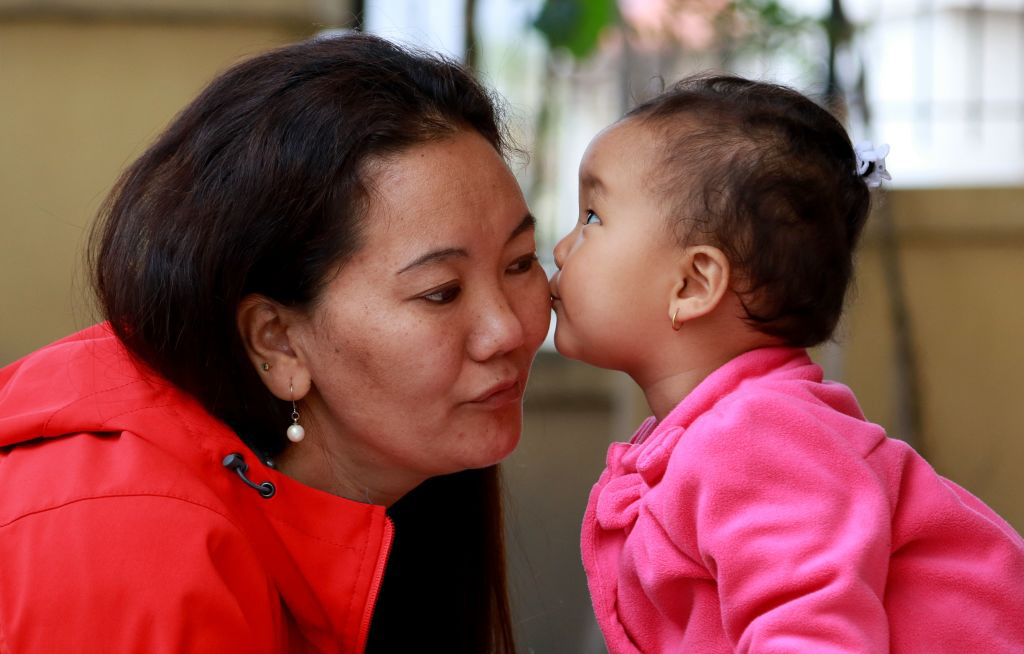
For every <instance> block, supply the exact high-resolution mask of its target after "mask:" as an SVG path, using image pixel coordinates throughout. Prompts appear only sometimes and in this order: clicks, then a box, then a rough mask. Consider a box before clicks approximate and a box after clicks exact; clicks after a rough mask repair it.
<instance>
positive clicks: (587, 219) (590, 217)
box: [583, 209, 601, 225]
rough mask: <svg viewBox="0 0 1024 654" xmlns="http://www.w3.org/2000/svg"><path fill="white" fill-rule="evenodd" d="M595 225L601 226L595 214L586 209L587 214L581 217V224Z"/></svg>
mask: <svg viewBox="0 0 1024 654" xmlns="http://www.w3.org/2000/svg"><path fill="white" fill-rule="evenodd" d="M595 223H597V224H598V225H600V224H601V219H600V218H598V216H597V214H596V213H594V212H593V211H591V210H590V209H587V213H586V214H585V215H584V216H583V224H584V225H593V224H595Z"/></svg>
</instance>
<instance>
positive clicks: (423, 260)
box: [395, 213, 537, 275]
mask: <svg viewBox="0 0 1024 654" xmlns="http://www.w3.org/2000/svg"><path fill="white" fill-rule="evenodd" d="M536 226H537V219H536V218H534V217H533V214H531V213H527V214H526V215H525V216H524V217H523V219H522V221H520V223H519V224H518V225H516V227H515V229H513V230H512V233H511V234H510V235H509V237H508V240H507V241H505V242H506V243H510V242H512V240H513V239H515V237H517V236H519V235H520V234H522V233H523V232H526V231H529V230H531V229H534V228H535V227H536ZM468 256H469V252H467V251H466V250H465V249H464V248H441V249H439V250H431V251H430V252H427V253H426V254H424V255H421V256H419V257H417V258H416V259H414V260H413V261H411V262H410V263H409V264H408V265H407V266H405V267H404V268H402V269H401V270H399V271H398V272H397V273H395V274H396V275H401V274H402V273H404V272H408V271H410V270H412V269H413V268H418V267H419V266H425V265H427V264H429V263H438V262H440V261H445V260H447V259H451V258H452V257H468Z"/></svg>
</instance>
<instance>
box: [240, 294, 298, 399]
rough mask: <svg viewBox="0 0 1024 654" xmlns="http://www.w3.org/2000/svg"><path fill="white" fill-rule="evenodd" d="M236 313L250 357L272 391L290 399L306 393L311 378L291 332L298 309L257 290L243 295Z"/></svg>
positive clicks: (280, 397) (279, 396)
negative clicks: (290, 334)
mask: <svg viewBox="0 0 1024 654" xmlns="http://www.w3.org/2000/svg"><path fill="white" fill-rule="evenodd" d="M235 317H236V320H237V323H238V333H239V335H240V336H241V337H242V344H243V345H244V346H245V351H246V353H247V354H248V355H249V360H250V361H251V362H252V364H253V365H254V366H255V367H256V372H257V373H258V374H259V376H260V379H262V380H263V383H264V384H266V386H267V388H268V389H269V390H270V392H271V393H273V394H274V395H275V396H276V397H278V398H279V399H282V400H286V401H290V400H299V399H301V398H302V397H304V396H305V395H306V393H308V392H309V388H310V383H311V378H310V374H309V369H308V368H307V366H306V365H305V362H304V361H303V360H302V357H301V356H300V355H299V353H298V349H297V348H296V347H294V344H293V343H292V341H291V338H290V336H289V327H291V326H292V324H293V323H294V322H295V320H296V314H295V312H293V311H291V310H289V309H287V308H285V307H283V306H281V305H280V304H278V303H277V302H275V301H273V300H271V299H269V298H266V297H264V296H262V295H255V294H253V295H247V296H246V297H244V298H243V299H242V301H241V302H240V303H239V305H238V311H237V312H236V314H235Z"/></svg>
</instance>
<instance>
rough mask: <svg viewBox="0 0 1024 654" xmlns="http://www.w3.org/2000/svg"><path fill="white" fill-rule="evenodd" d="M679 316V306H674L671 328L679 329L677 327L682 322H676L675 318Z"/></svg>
mask: <svg viewBox="0 0 1024 654" xmlns="http://www.w3.org/2000/svg"><path fill="white" fill-rule="evenodd" d="M678 316H679V307H676V310H675V312H674V313H673V314H672V329H674V330H676V331H679V328H680V327H682V326H683V324H682V323H677V322H676V318H677V317H678Z"/></svg>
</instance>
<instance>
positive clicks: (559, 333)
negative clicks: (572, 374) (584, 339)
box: [555, 325, 604, 368]
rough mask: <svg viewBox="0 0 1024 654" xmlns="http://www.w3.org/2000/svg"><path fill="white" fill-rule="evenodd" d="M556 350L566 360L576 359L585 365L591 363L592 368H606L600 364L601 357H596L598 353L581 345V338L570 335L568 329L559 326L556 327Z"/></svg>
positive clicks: (583, 344)
mask: <svg viewBox="0 0 1024 654" xmlns="http://www.w3.org/2000/svg"><path fill="white" fill-rule="evenodd" d="M555 350H557V351H558V353H559V354H561V355H562V356H563V357H565V358H566V359H574V360H576V361H582V362H583V363H589V364H590V365H592V366H598V367H602V368H603V367H604V366H602V365H601V363H599V361H600V357H598V356H595V355H596V354H597V353H596V352H594V351H593V349H592V348H588V347H587V346H586V344H585V343H581V342H580V340H579V338H577V337H576V336H575V335H574V334H572V333H570V331H569V330H568V329H566V328H564V327H561V326H558V325H556V326H555Z"/></svg>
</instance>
